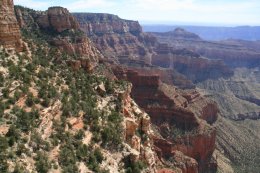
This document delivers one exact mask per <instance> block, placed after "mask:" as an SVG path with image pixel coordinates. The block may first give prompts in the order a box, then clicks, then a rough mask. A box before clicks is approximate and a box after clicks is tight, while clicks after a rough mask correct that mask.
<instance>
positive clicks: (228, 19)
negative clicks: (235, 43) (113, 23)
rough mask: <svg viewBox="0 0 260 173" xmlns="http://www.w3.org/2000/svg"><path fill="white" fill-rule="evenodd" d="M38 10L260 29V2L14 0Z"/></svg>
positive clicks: (157, 21)
mask: <svg viewBox="0 0 260 173" xmlns="http://www.w3.org/2000/svg"><path fill="white" fill-rule="evenodd" d="M14 3H15V5H22V6H25V7H28V8H33V9H35V10H47V9H48V7H51V6H62V7H65V8H67V9H68V10H69V11H70V12H94V13H110V14H115V15H118V16H119V17H121V18H123V19H129V20H137V21H139V22H140V23H142V24H143V23H150V24H166V25H168V24H170V25H172V24H174V25H179V24H185V25H198V26H199V25H200V26H201V25H203V26H241V25H242V26H244V25H247V26H260V21H259V18H260V13H259V12H258V11H259V9H260V1H258V0H247V1H246V0H229V1H226V0H216V1H214V2H213V1H210V0H161V1H157V0H95V1H93V0H74V1H72V0H64V1H62V2H61V1H57V0H53V1H46V0H14Z"/></svg>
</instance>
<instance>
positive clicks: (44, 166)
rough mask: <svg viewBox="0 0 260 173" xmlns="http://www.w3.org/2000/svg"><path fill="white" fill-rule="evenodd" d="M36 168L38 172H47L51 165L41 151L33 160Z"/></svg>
mask: <svg viewBox="0 0 260 173" xmlns="http://www.w3.org/2000/svg"><path fill="white" fill-rule="evenodd" d="M35 166H36V170H37V171H38V172H40V173H47V172H48V170H49V169H50V167H51V165H50V163H49V161H48V157H47V156H46V154H44V153H43V152H38V153H37V156H36V162H35Z"/></svg>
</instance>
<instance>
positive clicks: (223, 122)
mask: <svg viewBox="0 0 260 173" xmlns="http://www.w3.org/2000/svg"><path fill="white" fill-rule="evenodd" d="M198 87H199V88H201V89H202V91H203V92H204V93H206V95H208V96H209V97H210V98H211V99H213V100H215V101H216V102H217V103H218V105H219V108H220V112H221V115H222V117H221V118H220V119H219V120H218V121H217V123H216V127H217V132H218V133H217V149H218V150H219V151H220V152H222V153H223V154H224V155H226V156H227V157H228V158H229V159H230V160H231V165H232V166H233V168H234V172H237V173H244V172H252V173H258V172H259V169H260V167H259V164H258V163H259V160H258V159H259V154H260V151H259V148H260V146H259V141H260V136H259V130H260V120H259V118H260V106H259V105H258V103H259V98H260V97H259V96H260V90H259V88H260V84H259V69H258V68H256V69H247V68H237V69H235V72H234V76H233V77H231V78H227V79H219V80H215V81H214V80H210V81H205V82H203V83H200V84H198ZM245 98H247V99H245Z"/></svg>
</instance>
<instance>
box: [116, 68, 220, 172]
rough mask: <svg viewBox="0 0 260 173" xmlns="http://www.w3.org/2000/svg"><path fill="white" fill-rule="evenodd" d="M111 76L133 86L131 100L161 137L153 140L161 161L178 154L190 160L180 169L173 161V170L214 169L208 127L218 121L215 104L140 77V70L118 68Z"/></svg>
mask: <svg viewBox="0 0 260 173" xmlns="http://www.w3.org/2000/svg"><path fill="white" fill-rule="evenodd" d="M114 72H115V74H116V75H117V76H118V77H119V78H121V79H125V80H128V81H130V82H131V83H132V84H133V90H132V93H131V95H132V97H133V98H134V99H135V100H136V102H137V103H138V105H140V106H141V107H142V108H143V109H144V110H145V111H146V112H147V113H148V114H149V115H150V116H151V121H152V123H153V124H154V125H155V126H156V129H157V132H158V133H159V134H160V135H159V136H154V143H155V146H156V148H157V153H158V155H159V157H160V158H161V159H163V160H167V159H169V158H175V153H176V152H177V151H178V152H181V153H183V154H184V155H186V156H187V157H190V160H189V159H188V160H189V161H190V162H188V163H187V165H186V166H180V165H178V164H177V163H179V162H178V161H176V164H175V166H177V167H179V168H181V169H182V170H183V172H185V170H186V172H187V170H193V171H188V173H190V172H196V171H197V172H207V171H210V170H215V169H216V163H215V162H212V160H211V159H212V153H213V151H214V149H215V138H216V131H215V129H214V128H212V127H211V126H210V125H209V124H208V123H213V122H215V120H216V119H217V113H218V109H217V106H216V104H215V103H214V102H212V101H209V100H206V99H205V98H203V97H202V96H201V95H200V94H199V93H198V92H196V91H195V90H191V91H190V92H187V91H178V90H179V89H177V88H174V87H172V86H169V85H166V84H164V83H162V82H161V81H160V78H159V76H158V75H152V74H150V75H147V74H142V69H140V70H139V71H138V70H137V69H135V70H133V69H127V68H125V69H123V68H121V69H120V68H118V67H117V68H115V69H114ZM179 156H180V155H179ZM179 156H178V157H179ZM178 157H177V156H176V159H175V160H178V159H177V158H178ZM182 159H184V157H183V158H182ZM179 160H180V159H179ZM184 160H185V159H184ZM186 160H187V159H186ZM191 163H194V164H191ZM191 165H193V166H191ZM196 165H197V166H196ZM212 172H214V171H212Z"/></svg>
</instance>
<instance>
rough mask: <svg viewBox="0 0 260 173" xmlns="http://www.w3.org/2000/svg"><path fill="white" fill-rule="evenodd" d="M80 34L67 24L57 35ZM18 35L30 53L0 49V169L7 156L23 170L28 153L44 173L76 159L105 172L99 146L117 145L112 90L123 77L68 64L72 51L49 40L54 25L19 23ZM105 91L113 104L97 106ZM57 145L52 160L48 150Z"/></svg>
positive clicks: (69, 166) (71, 166)
mask: <svg viewBox="0 0 260 173" xmlns="http://www.w3.org/2000/svg"><path fill="white" fill-rule="evenodd" d="M16 8H21V9H22V10H24V11H26V12H28V13H31V12H33V11H31V10H30V9H27V8H23V7H18V6H17V7H16ZM46 33H48V34H46ZM82 34H83V33H82V32H81V31H69V30H68V31H64V32H63V33H61V34H59V35H60V36H61V37H70V38H71V40H70V41H71V42H73V41H76V39H77V37H80V36H82ZM22 35H23V40H24V41H26V42H27V43H28V45H29V48H30V50H31V52H32V56H31V57H27V56H25V55H17V57H18V58H17V59H15V60H14V59H12V58H10V56H9V54H8V53H6V52H5V51H2V50H0V62H1V64H3V67H5V68H6V69H7V71H8V73H7V74H2V73H0V91H1V93H2V95H0V125H2V124H5V125H7V128H9V129H7V130H8V132H7V133H6V134H5V135H3V136H0V172H3V173H5V172H7V168H8V165H7V161H10V162H13V163H15V164H14V165H13V169H14V171H13V172H17V173H22V172H25V170H26V168H25V167H24V165H23V164H21V163H20V159H21V158H22V157H23V158H24V157H25V158H27V157H28V158H32V159H34V161H35V165H34V166H35V170H33V171H35V172H36V171H37V172H41V173H45V172H48V171H49V169H51V168H54V169H57V168H61V169H62V171H63V172H65V173H68V172H78V171H79V170H78V163H79V162H83V163H84V164H85V165H86V166H87V167H88V168H89V169H90V170H92V171H93V172H97V173H106V172H107V171H106V170H103V169H102V168H101V167H100V164H101V163H102V162H103V161H104V160H105V159H106V158H105V157H104V156H103V154H102V151H103V149H106V150H110V151H118V150H121V149H122V134H123V128H122V120H123V119H122V115H121V113H120V111H121V109H122V108H121V106H122V105H121V100H120V99H119V98H116V93H115V92H116V89H120V90H123V89H125V88H126V86H127V83H126V82H123V81H111V80H109V79H107V78H106V77H104V76H103V75H102V74H101V73H100V74H88V73H86V72H85V71H84V70H83V69H82V70H78V71H75V70H73V69H71V68H70V67H69V66H68V65H67V62H66V60H67V59H75V58H77V56H76V55H74V56H70V55H68V54H65V53H64V52H62V53H60V51H58V50H57V49H56V48H54V47H52V46H51V45H49V44H48V41H49V39H51V37H53V36H57V33H56V32H55V31H40V30H38V29H35V26H34V25H33V24H32V25H31V26H30V27H29V29H28V30H27V29H22ZM102 68H106V67H102ZM97 73H98V72H97ZM101 83H104V86H105V88H106V92H105V93H104V94H102V95H101V94H99V93H98V92H97V91H96V90H95V89H94V88H95V87H96V86H98V85H99V84H101ZM107 96H112V97H115V100H114V104H115V107H111V108H110V110H109V111H101V110H99V109H97V101H98V99H100V98H102V97H107ZM56 105H58V106H56ZM55 106H56V107H55ZM54 107H55V108H54ZM53 109H55V110H53ZM80 112H81V113H82V114H83V115H82V114H80ZM73 117H76V118H79V117H80V118H82V119H83V122H84V129H81V130H75V129H72V125H71V124H70V123H69V119H70V118H73ZM52 123H53V124H52ZM46 129H47V130H48V132H46ZM86 130H89V131H90V132H92V134H93V138H92V140H91V141H90V144H89V145H86V144H83V139H84V137H85V131H86ZM58 146H59V154H58V156H57V157H58V161H57V162H56V161H54V160H51V159H49V157H48V154H50V152H51V151H53V150H55V149H56V147H58ZM140 165H141V164H139V163H133V165H132V166H130V167H131V169H132V170H133V171H135V170H139V168H140V169H141V167H142V166H140Z"/></svg>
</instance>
